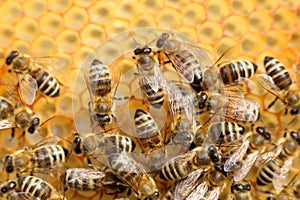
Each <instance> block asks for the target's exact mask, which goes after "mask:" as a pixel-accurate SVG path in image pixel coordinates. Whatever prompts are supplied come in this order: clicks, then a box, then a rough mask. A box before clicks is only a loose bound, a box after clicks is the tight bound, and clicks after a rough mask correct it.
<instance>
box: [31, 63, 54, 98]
mask: <svg viewBox="0 0 300 200" xmlns="http://www.w3.org/2000/svg"><path fill="white" fill-rule="evenodd" d="M31 76H32V77H33V78H34V79H35V80H36V82H37V85H38V89H39V91H40V92H41V93H43V94H45V95H46V96H49V97H57V96H59V93H60V89H59V84H58V83H57V80H56V79H55V78H54V77H53V76H52V75H50V74H48V73H47V72H46V71H43V70H42V69H41V68H39V69H37V70H34V71H32V72H31Z"/></svg>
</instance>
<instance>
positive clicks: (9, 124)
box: [0, 119, 16, 130]
mask: <svg viewBox="0 0 300 200" xmlns="http://www.w3.org/2000/svg"><path fill="white" fill-rule="evenodd" d="M13 127H16V125H15V124H14V123H12V122H10V121H9V120H7V119H4V120H1V121H0V130H3V129H8V128H13Z"/></svg>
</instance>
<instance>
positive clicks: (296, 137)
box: [290, 131, 300, 145]
mask: <svg viewBox="0 0 300 200" xmlns="http://www.w3.org/2000/svg"><path fill="white" fill-rule="evenodd" d="M290 136H291V138H292V139H294V140H295V141H296V142H297V143H298V145H300V135H299V133H298V132H296V131H291V132H290Z"/></svg>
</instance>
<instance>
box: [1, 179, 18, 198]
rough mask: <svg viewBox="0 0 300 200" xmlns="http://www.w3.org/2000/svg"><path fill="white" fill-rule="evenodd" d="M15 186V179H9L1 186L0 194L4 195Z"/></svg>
mask: <svg viewBox="0 0 300 200" xmlns="http://www.w3.org/2000/svg"><path fill="white" fill-rule="evenodd" d="M16 186H17V183H16V182H15V181H10V182H8V183H7V184H5V185H2V186H1V189H0V191H1V196H6V195H7V194H8V193H9V192H10V191H11V190H14V189H15V188H16Z"/></svg>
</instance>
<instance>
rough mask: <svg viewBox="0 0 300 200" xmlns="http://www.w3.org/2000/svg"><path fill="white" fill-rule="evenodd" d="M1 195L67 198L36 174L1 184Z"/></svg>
mask: <svg viewBox="0 0 300 200" xmlns="http://www.w3.org/2000/svg"><path fill="white" fill-rule="evenodd" d="M0 195H1V196H2V197H4V198H7V199H36V200H37V199H40V200H65V199H66V198H65V197H64V196H63V195H61V194H59V192H58V191H57V190H56V189H55V188H54V187H53V186H52V185H51V184H50V183H48V182H46V181H44V180H42V179H40V178H38V177H34V176H23V177H19V178H17V179H15V180H11V181H7V182H5V183H3V184H1V186H0Z"/></svg>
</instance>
